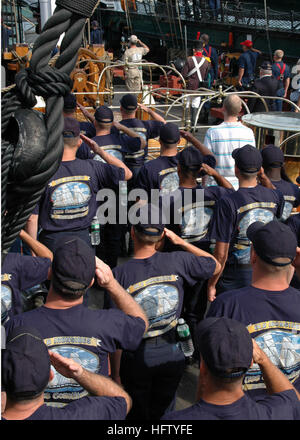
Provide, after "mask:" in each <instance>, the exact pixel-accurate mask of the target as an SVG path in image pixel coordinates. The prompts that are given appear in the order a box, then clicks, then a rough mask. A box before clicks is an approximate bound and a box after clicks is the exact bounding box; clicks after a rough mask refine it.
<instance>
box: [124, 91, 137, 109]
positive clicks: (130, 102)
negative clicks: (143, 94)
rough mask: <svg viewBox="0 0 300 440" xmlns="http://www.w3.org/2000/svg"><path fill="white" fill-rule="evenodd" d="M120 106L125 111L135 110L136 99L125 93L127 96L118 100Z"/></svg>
mask: <svg viewBox="0 0 300 440" xmlns="http://www.w3.org/2000/svg"><path fill="white" fill-rule="evenodd" d="M120 104H121V106H122V107H123V108H124V109H125V110H132V111H133V110H136V109H137V98H136V96H135V95H132V94H131V93H127V95H124V96H123V97H122V98H121V100H120Z"/></svg>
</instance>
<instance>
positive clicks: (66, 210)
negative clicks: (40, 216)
mask: <svg viewBox="0 0 300 440" xmlns="http://www.w3.org/2000/svg"><path fill="white" fill-rule="evenodd" d="M90 198H91V190H90V187H89V185H87V184H86V183H83V182H77V181H75V182H66V183H63V184H61V185H59V186H58V187H57V188H56V189H55V190H54V191H53V193H52V195H51V202H52V212H51V218H55V219H65V220H66V219H73V218H79V217H84V216H86V215H87V213H88V210H89V201H90Z"/></svg>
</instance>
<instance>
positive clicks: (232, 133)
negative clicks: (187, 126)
mask: <svg viewBox="0 0 300 440" xmlns="http://www.w3.org/2000/svg"><path fill="white" fill-rule="evenodd" d="M246 144H249V145H252V146H253V147H255V139H254V134H253V131H252V130H251V128H248V127H246V126H245V125H243V124H242V123H241V122H222V124H220V125H217V126H215V127H211V128H209V129H208V130H207V132H206V135H205V138H204V145H205V146H206V147H207V148H208V149H209V150H210V151H211V152H212V153H213V154H214V155H215V157H216V159H217V165H216V170H217V171H218V172H219V173H220V174H221V175H222V176H224V177H226V179H228V180H229V182H230V183H231V184H232V185H233V187H234V189H238V179H237V178H236V177H235V174H234V165H235V162H234V159H233V157H232V156H231V154H232V152H233V150H235V149H236V148H241V147H243V146H244V145H246ZM208 185H216V182H215V180H214V179H213V178H209V179H208Z"/></svg>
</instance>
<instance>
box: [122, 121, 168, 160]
mask: <svg viewBox="0 0 300 440" xmlns="http://www.w3.org/2000/svg"><path fill="white" fill-rule="evenodd" d="M120 124H122V125H125V127H128V128H131V129H132V130H133V131H135V132H136V133H139V135H140V136H141V137H142V138H144V139H145V141H146V142H147V141H148V139H153V138H156V137H157V136H159V133H160V129H161V127H163V126H164V125H165V124H164V123H163V122H161V121H141V120H140V119H137V118H134V119H123V120H122V121H121V122H120ZM123 137H124V138H125V139H132V138H129V136H127V135H126V134H123ZM147 155H148V145H147V144H146V147H145V148H141V149H140V150H139V151H137V152H136V153H127V154H125V163H126V165H128V166H142V165H143V164H144V161H145V158H146V157H147Z"/></svg>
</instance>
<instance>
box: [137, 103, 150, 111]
mask: <svg viewBox="0 0 300 440" xmlns="http://www.w3.org/2000/svg"><path fill="white" fill-rule="evenodd" d="M138 106H139V107H140V109H142V110H143V111H144V112H146V113H149V111H150V110H151V109H150V108H148V107H146V106H145V105H144V104H141V103H140V102H138Z"/></svg>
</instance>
